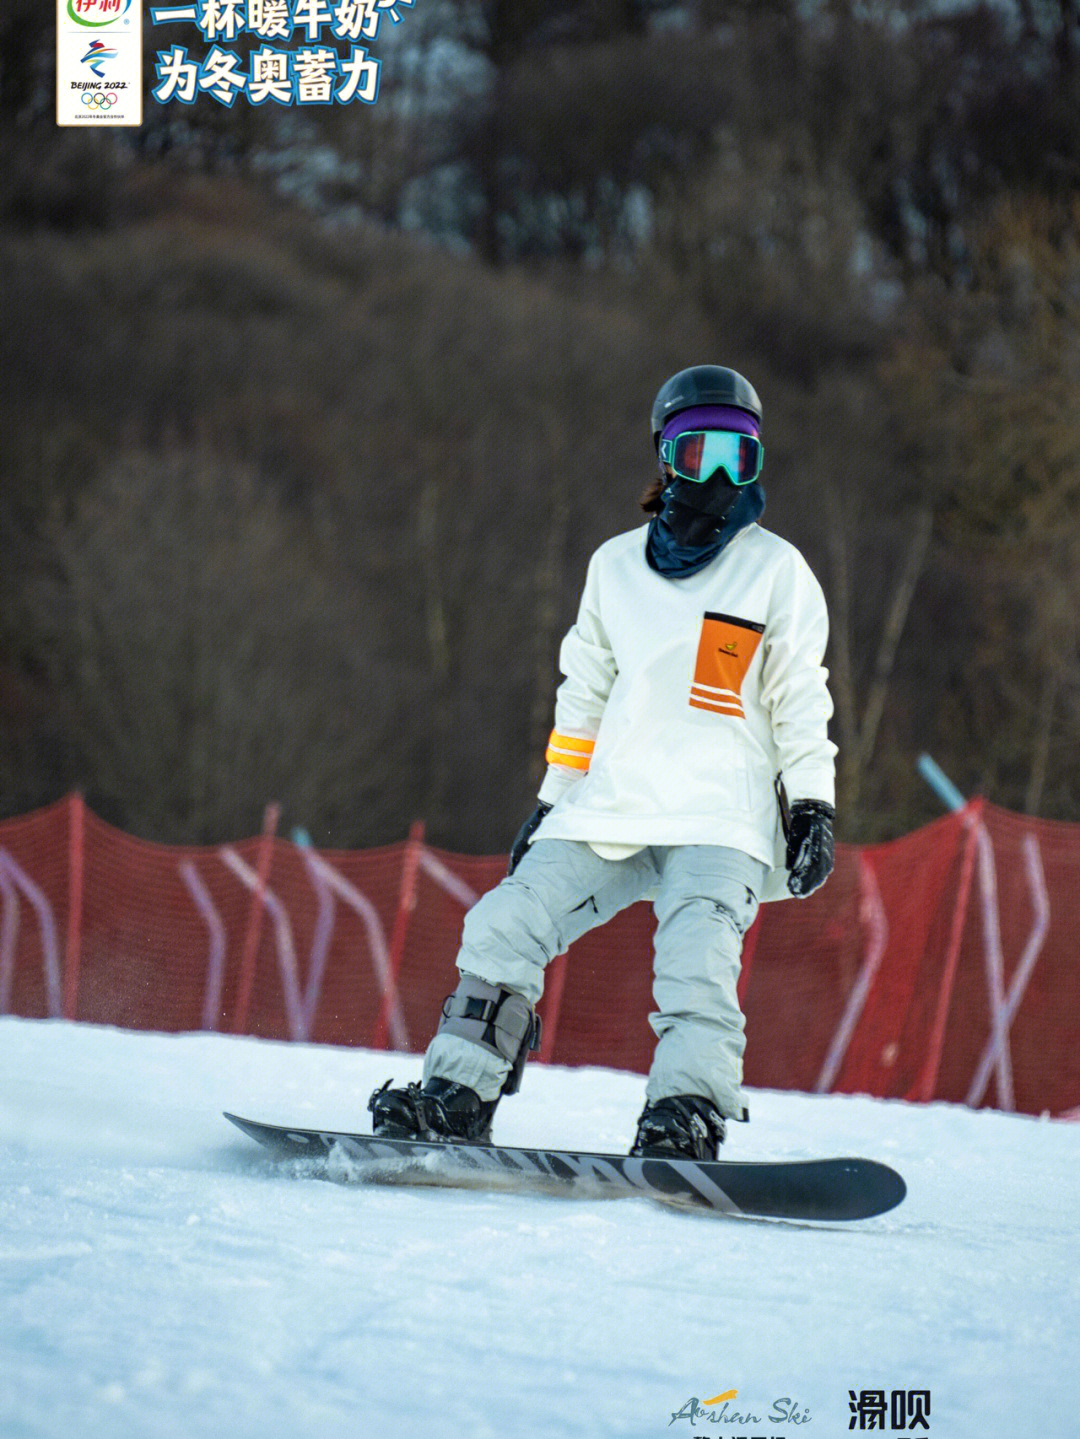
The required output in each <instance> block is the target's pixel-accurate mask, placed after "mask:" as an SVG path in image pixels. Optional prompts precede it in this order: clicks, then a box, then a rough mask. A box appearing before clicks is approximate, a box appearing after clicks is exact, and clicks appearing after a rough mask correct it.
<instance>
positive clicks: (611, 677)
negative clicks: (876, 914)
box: [534, 524, 836, 899]
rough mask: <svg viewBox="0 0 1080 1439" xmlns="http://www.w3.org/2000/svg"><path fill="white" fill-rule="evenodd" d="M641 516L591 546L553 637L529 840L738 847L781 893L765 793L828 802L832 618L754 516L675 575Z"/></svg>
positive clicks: (780, 860) (768, 893)
mask: <svg viewBox="0 0 1080 1439" xmlns="http://www.w3.org/2000/svg"><path fill="white" fill-rule="evenodd" d="M647 532H648V525H644V526H641V527H639V528H638V529H635V530H631V531H630V532H629V533H627V534H622V535H616V536H615V538H613V539H611V540H608V541H607V542H606V543H605V544H603V545H601V546H600V548H599V549H598V550H597V551H596V553H595V554H594V555H593V557H592V559H591V560H590V562H589V569H588V574H587V576H586V579H585V589H584V593H583V595H582V599H581V608H580V610H579V613H578V617H577V622H576V623H575V624H574V626H573V628H572V629H571V630H570V631H569V633H568V634H567V636H566V638H565V639H564V640H563V643H562V648H561V650H560V654H559V667H560V669H561V671H562V673H563V674H564V675H565V679H564V680H563V682H562V684H561V685H560V686H559V689H558V692H557V694H556V701H555V728H554V730H553V731H552V734H551V739H550V741H549V744H548V750H547V756H546V758H547V761H548V771H547V775H546V777H545V779H544V782H543V784H542V786H541V788H540V798H541V799H542V800H545V801H547V802H548V803H549V804H551V805H552V806H553V808H552V810H551V812H550V813H549V814H548V815H547V817H546V818H545V819H544V821H543V822H542V824H541V825H540V827H539V828H538V830H537V831H536V834H535V836H534V838H536V839H574V840H584V841H586V842H587V843H589V844H590V845H592V846H593V848H595V849H596V850H597V851H598V852H599V853H600V854H602V855H605V856H606V857H608V858H618V857H620V856H624V855H627V854H632V853H634V852H636V851H637V850H639V849H642V848H644V847H645V846H647V845H664V846H666V845H686V844H711V845H724V846H726V847H728V848H731V849H739V850H742V851H744V852H745V853H746V854H749V855H752V856H753V857H754V858H756V859H758V860H761V861H762V862H763V863H765V864H766V865H768V866H769V867H770V870H771V871H772V872H771V873H770V875H769V879H768V882H767V883H766V886H765V891H764V893H763V895H762V896H760V898H763V899H783V898H787V897H788V890H787V886H786V880H787V873H786V869H785V867H784V848H785V846H784V838H783V832H782V827H781V822H780V811H779V804H778V801H777V795H776V780H777V778H778V777H782V780H783V785H784V788H785V790H786V792H787V795H788V796H789V797H790V799H791V800H792V801H794V800H797V799H817V800H825V801H827V802H828V803H829V804H832V803H834V760H835V755H836V746H835V745H834V744H833V743H832V742H831V741H830V740H829V738H828V733H827V727H828V721H829V717H830V716H831V714H832V700H831V698H830V695H829V691H828V688H827V685H826V680H827V678H828V671H827V670H826V669H825V668H824V667H823V665H822V658H823V656H824V653H825V643H826V639H827V637H828V614H827V611H826V607H825V597H824V595H823V594H822V592H821V587H820V585H819V584H818V582H817V580H816V579H815V578H814V576H813V574H812V573H811V571H810V567H809V566H808V565H807V563H806V561H805V560H804V559H803V557H802V555H801V554H800V553H799V551H798V550H797V549H796V548H795V547H794V546H793V545H791V544H789V543H788V542H787V541H786V540H783V539H781V538H780V537H779V536H778V535H775V534H772V533H771V532H770V531H768V530H763V529H761V527H760V526H759V525H757V524H751V525H748V526H747V527H746V529H744V530H741V531H740V532H739V533H738V534H737V535H736V536H735V537H734V539H732V540H731V541H730V542H729V543H728V544H727V546H726V547H725V548H724V549H723V550H722V551H721V553H720V554H719V555H718V556H717V558H716V559H715V560H714V561H713V562H712V563H711V564H710V565H707V566H706V567H705V569H703V570H701V571H699V572H698V573H697V574H696V575H691V576H689V577H687V578H684V579H668V578H665V577H664V576H662V575H660V574H657V573H656V571H654V570H653V569H652V568H651V567H650V566H649V564H648V563H647V561H646V559H645V539H646V535H647Z"/></svg>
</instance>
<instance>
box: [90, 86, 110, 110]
mask: <svg viewBox="0 0 1080 1439" xmlns="http://www.w3.org/2000/svg"><path fill="white" fill-rule="evenodd" d="M117 98H118V96H117V94H116V91H115V90H110V91H108V93H107V94H103V93H102V92H101V91H100V90H84V91H83V97H82V102H83V104H84V105H96V106H97V107H98V109H99V110H107V109H108V108H109V106H110V105H115V104H116V101H117Z"/></svg>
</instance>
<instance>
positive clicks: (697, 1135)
mask: <svg viewBox="0 0 1080 1439" xmlns="http://www.w3.org/2000/svg"><path fill="white" fill-rule="evenodd" d="M723 1142H724V1121H723V1118H722V1117H721V1115H720V1114H719V1112H718V1111H717V1109H716V1107H715V1106H714V1105H713V1103H712V1102H711V1100H708V1099H705V1098H703V1097H702V1096H701V1095H700V1094H675V1095H672V1096H671V1097H670V1098H668V1099H656V1100H653V1101H652V1102H651V1103H649V1104H646V1106H645V1108H644V1109H643V1110H642V1111H641V1117H640V1118H639V1119H638V1127H637V1135H636V1137H635V1139H634V1144H633V1148H632V1149H631V1150H630V1153H631V1154H632V1155H633V1156H634V1157H635V1158H638V1159H642V1158H644V1159H715V1158H716V1156H717V1152H718V1150H719V1148H720V1146H721V1144H723Z"/></svg>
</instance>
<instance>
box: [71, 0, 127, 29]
mask: <svg viewBox="0 0 1080 1439" xmlns="http://www.w3.org/2000/svg"><path fill="white" fill-rule="evenodd" d="M130 9H131V0H67V12H68V15H69V16H70V17H71V19H72V20H74V21H75V24H76V25H87V26H89V27H90V28H91V29H94V30H100V29H101V28H102V26H104V25H115V24H116V23H117V22H118V21H121V22H123V23H124V24H125V25H126V24H127V23H128V22H127V20H125V19H124V17H125V16H126V15H127V12H128V11H129V10H130Z"/></svg>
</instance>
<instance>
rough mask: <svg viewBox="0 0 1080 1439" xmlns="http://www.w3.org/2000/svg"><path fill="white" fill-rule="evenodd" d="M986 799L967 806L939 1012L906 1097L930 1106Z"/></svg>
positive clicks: (958, 956) (954, 978)
mask: <svg viewBox="0 0 1080 1439" xmlns="http://www.w3.org/2000/svg"><path fill="white" fill-rule="evenodd" d="M982 808H983V804H982V800H981V798H980V799H973V800H969V801H968V803H967V805H965V807H964V811H963V814H964V829H965V831H966V832H965V834H964V850H963V857H962V859H961V865H960V886H959V892H958V894H957V898H956V908H955V909H954V910H953V922H952V929H951V931H950V934H949V947H948V949H947V950H946V952H945V964H944V968H943V972H942V977H941V988H940V989H939V991H938V1002H937V1010H936V1012H935V1014H934V1024H933V1028H932V1029H931V1031H930V1040H929V1044H928V1048H927V1055H926V1061H925V1063H924V1064H923V1067H922V1070H921V1071H920V1073H919V1077H918V1079H916V1081H915V1083H914V1085H913V1086H912V1088H911V1089H910V1090H909V1092H908V1093H907V1094H906V1095H905V1096H904V1098H905V1099H914V1100H921V1101H923V1102H924V1103H928V1102H929V1101H930V1100H931V1099H933V1097H934V1090H935V1088H936V1087H937V1078H938V1071H939V1070H940V1068H941V1056H942V1051H943V1050H944V1048H945V1024H946V1021H947V1020H948V1017H949V1004H950V1002H951V1000H952V992H953V984H954V982H955V980H956V970H957V965H958V964H959V961H960V946H961V944H962V942H963V939H964V921H965V920H966V919H967V911H968V900H969V899H970V897H971V880H972V876H973V874H974V872H975V855H976V851H977V850H978V839H979V826H980V825H981V824H982Z"/></svg>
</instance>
